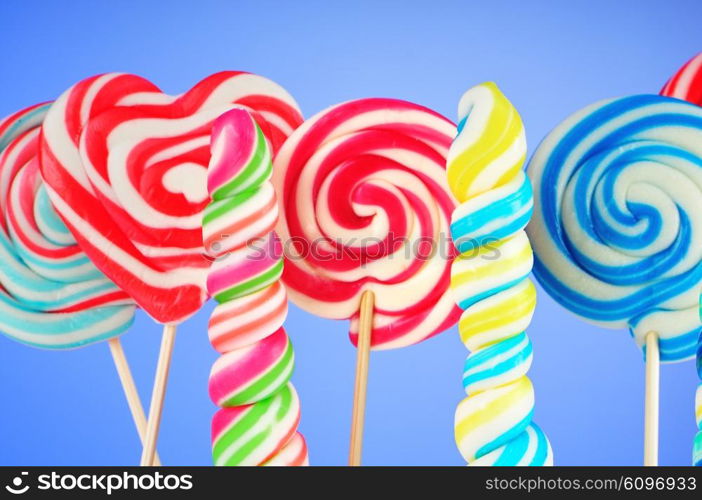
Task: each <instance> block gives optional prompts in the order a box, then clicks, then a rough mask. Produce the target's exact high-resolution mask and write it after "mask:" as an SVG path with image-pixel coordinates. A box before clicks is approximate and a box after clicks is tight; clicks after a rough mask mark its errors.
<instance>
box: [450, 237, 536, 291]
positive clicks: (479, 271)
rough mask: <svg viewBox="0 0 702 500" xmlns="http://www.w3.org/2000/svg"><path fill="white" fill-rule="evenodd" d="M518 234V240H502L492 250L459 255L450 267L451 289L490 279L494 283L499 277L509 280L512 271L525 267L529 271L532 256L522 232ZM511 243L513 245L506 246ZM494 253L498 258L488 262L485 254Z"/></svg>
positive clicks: (527, 241)
mask: <svg viewBox="0 0 702 500" xmlns="http://www.w3.org/2000/svg"><path fill="white" fill-rule="evenodd" d="M518 234H520V235H522V236H521V237H519V239H516V238H517V237H515V238H513V239H512V240H503V241H501V242H500V243H499V244H496V245H495V246H493V247H492V248H490V247H480V250H479V251H478V252H477V254H475V255H467V254H462V255H459V256H458V257H457V258H456V260H455V261H454V263H453V266H452V267H451V271H452V273H451V288H452V289H454V288H458V287H460V286H465V285H467V284H470V283H477V282H479V281H481V280H485V279H487V278H490V277H493V278H495V280H496V281H498V280H499V277H506V279H507V280H509V279H510V275H512V274H513V271H514V270H516V269H520V268H523V267H524V266H525V265H526V266H527V267H528V268H529V269H531V265H532V262H533V258H532V255H533V254H532V250H531V245H529V239H528V238H527V237H526V234H525V233H524V232H521V233H518ZM511 242H513V243H514V244H513V245H510V246H508V244H509V243H511ZM495 251H497V252H500V256H499V258H494V257H493V260H488V258H487V256H486V254H489V253H492V252H495Z"/></svg>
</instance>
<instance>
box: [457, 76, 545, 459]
mask: <svg viewBox="0 0 702 500" xmlns="http://www.w3.org/2000/svg"><path fill="white" fill-rule="evenodd" d="M458 117H459V122H458V135H457V136H456V138H455V139H454V141H453V144H452V145H451V149H450V151H449V155H448V166H447V176H448V182H449V186H450V187H451V191H452V192H453V194H454V196H455V197H456V199H457V200H458V201H459V202H460V203H461V204H460V205H459V206H458V208H456V210H455V211H454V212H453V219H452V222H451V238H452V240H453V242H454V244H455V245H456V248H457V249H458V250H459V251H460V252H461V255H460V256H458V257H457V258H456V260H455V261H454V263H453V267H452V272H451V289H452V291H453V293H454V298H455V300H456V302H457V303H458V306H459V307H460V308H461V309H464V311H463V314H462V316H461V319H460V321H459V323H458V331H459V334H460V335H461V340H462V341H463V343H464V344H465V346H466V347H467V348H468V349H469V350H470V351H471V354H470V355H469V356H468V359H466V363H465V367H464V374H463V386H464V388H465V390H466V393H467V394H468V397H467V398H465V399H464V400H463V401H462V402H461V403H460V404H459V405H458V408H457V409H456V420H455V436H456V443H457V445H458V448H459V450H460V451H461V454H462V455H463V458H465V459H466V461H467V462H468V463H469V465H509V466H515V465H535V466H543V465H552V464H553V456H552V452H551V446H550V444H549V441H548V439H547V438H546V436H545V434H544V433H543V432H542V431H541V429H540V428H539V427H538V426H537V425H536V424H534V423H533V422H532V415H533V412H534V388H533V386H532V384H531V381H530V380H529V378H528V377H527V372H528V370H529V368H530V366H531V361H532V346H531V341H530V340H529V337H528V336H527V334H526V332H525V331H524V330H525V329H526V328H527V326H528V325H529V323H530V322H531V317H532V315H533V313H534V308H535V307H536V290H535V288H534V285H533V284H532V282H531V280H530V279H529V273H530V272H531V268H532V264H533V256H532V252H531V247H530V245H529V239H528V238H527V236H526V233H525V232H524V227H525V226H526V224H527V222H528V221H529V218H530V217H531V214H532V207H533V197H532V190H531V184H530V183H529V180H528V179H527V178H526V176H525V175H524V173H523V172H522V166H523V164H524V159H525V157H526V138H525V135H524V126H523V124H522V120H521V118H520V116H519V113H517V110H516V109H515V108H514V106H512V103H510V102H509V100H507V98H506V97H505V96H504V95H503V94H502V93H501V92H500V90H499V89H498V88H497V86H496V85H495V84H493V83H485V84H482V85H478V86H477V87H474V88H472V89H470V90H469V91H468V92H466V93H465V94H464V95H463V97H462V98H461V101H460V103H459V105H458Z"/></svg>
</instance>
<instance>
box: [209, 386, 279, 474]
mask: <svg viewBox="0 0 702 500" xmlns="http://www.w3.org/2000/svg"><path fill="white" fill-rule="evenodd" d="M292 400H293V396H292V391H291V390H290V387H289V386H287V385H286V386H285V387H283V389H282V390H281V391H280V392H279V393H277V394H276V395H275V396H273V397H270V398H268V399H264V400H263V401H259V402H257V403H254V404H253V405H251V408H250V409H249V410H248V411H247V412H246V414H245V415H244V416H243V417H242V418H241V420H239V421H237V422H235V423H234V425H232V426H231V428H229V429H228V430H227V431H226V432H225V433H224V435H222V437H221V438H220V439H218V440H217V442H216V443H215V445H214V447H213V448H212V457H213V459H214V463H215V464H218V462H219V457H220V456H222V455H223V454H224V453H225V452H226V451H227V450H228V449H229V448H230V447H231V446H233V444H234V442H235V441H236V440H237V439H239V438H240V437H241V436H242V435H244V434H245V433H247V432H249V431H250V430H251V429H252V428H253V427H254V426H255V425H256V424H257V423H258V422H259V421H261V420H262V419H263V418H265V416H266V414H267V413H269V412H270V408H271V406H272V405H273V403H275V402H276V401H277V402H278V403H279V404H280V408H279V409H278V411H277V412H276V414H275V422H271V423H270V424H269V425H268V426H266V428H265V429H263V430H262V431H261V432H259V433H257V434H255V435H254V436H252V437H251V438H250V439H249V440H248V441H246V442H244V443H242V444H241V446H239V447H238V448H237V450H236V451H235V452H234V453H233V454H232V456H231V457H229V459H228V460H227V461H226V462H225V463H224V464H219V465H227V466H235V465H241V464H242V463H245V462H244V461H245V460H246V459H247V458H248V457H249V456H250V455H251V454H252V453H253V452H254V451H255V450H256V448H258V447H259V446H260V445H261V443H263V442H264V441H265V440H266V439H267V438H268V437H270V435H271V432H272V430H273V428H275V427H276V425H277V423H278V422H279V421H280V420H282V419H283V418H284V417H285V415H286V414H287V413H288V412H289V411H290V406H291V404H292Z"/></svg>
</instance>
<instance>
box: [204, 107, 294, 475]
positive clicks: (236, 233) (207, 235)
mask: <svg viewBox="0 0 702 500" xmlns="http://www.w3.org/2000/svg"><path fill="white" fill-rule="evenodd" d="M271 172H272V165H271V151H270V146H269V145H268V143H267V141H266V138H265V136H264V134H263V132H262V131H261V129H260V127H259V126H258V125H256V122H255V121H254V119H253V118H252V116H251V115H250V114H249V113H248V112H247V111H246V110H243V109H233V110H231V111H228V112H226V113H225V114H223V115H222V116H220V117H219V118H218V119H217V120H216V121H215V123H214V126H213V128H212V157H211V159H210V166H209V169H208V172H207V181H208V182H207V188H208V191H209V194H210V197H211V200H212V201H211V203H210V204H209V205H208V206H207V208H206V210H205V216H204V219H203V223H202V232H203V239H204V242H205V248H206V249H207V251H208V253H209V254H210V255H211V256H212V257H213V258H214V259H215V261H214V263H213V265H212V268H211V270H210V274H209V276H208V278H207V288H208V291H209V293H210V295H212V296H213V297H214V298H215V300H216V301H217V302H218V305H217V307H216V308H215V310H214V312H213V313H212V319H211V322H210V331H209V336H210V340H211V341H212V344H213V345H214V346H215V348H216V349H217V350H218V351H219V352H221V353H222V354H223V356H222V357H221V358H219V359H218V360H217V361H216V362H215V364H214V366H213V367H212V372H211V374H210V382H209V388H210V397H211V398H212V401H213V402H214V403H215V404H216V405H218V406H220V407H222V409H221V410H219V411H218V412H217V414H216V415H215V417H214V419H213V420H212V452H213V457H214V463H215V465H304V464H307V447H306V445H305V441H304V439H303V438H302V436H301V435H300V434H299V433H297V426H298V423H299V421H300V405H299V402H298V399H297V394H296V393H295V389H293V387H292V385H291V384H290V376H291V375H292V371H293V365H294V354H293V349H292V344H291V343H290V339H289V338H288V336H287V334H286V333H285V330H284V329H283V327H282V323H283V321H284V319H285V315H286V313H287V298H286V294H285V289H284V288H283V286H282V285H281V284H280V282H279V280H280V275H281V272H282V265H283V255H282V248H281V247H280V243H279V241H278V239H277V237H276V236H275V234H274V233H273V227H274V226H275V223H276V220H277V216H278V207H277V203H276V198H275V192H274V191H273V186H272V184H271V183H270V181H269V179H270V176H271Z"/></svg>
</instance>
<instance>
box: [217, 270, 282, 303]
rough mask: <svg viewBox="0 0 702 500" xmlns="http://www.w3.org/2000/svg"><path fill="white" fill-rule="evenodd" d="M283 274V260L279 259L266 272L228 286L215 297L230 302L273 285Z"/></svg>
mask: <svg viewBox="0 0 702 500" xmlns="http://www.w3.org/2000/svg"><path fill="white" fill-rule="evenodd" d="M282 274H283V260H282V259H279V260H278V261H277V262H276V263H275V265H274V266H273V267H271V268H270V269H269V270H267V271H266V272H265V273H263V274H260V275H258V276H256V277H254V278H251V279H250V280H248V281H244V282H243V283H240V284H239V285H236V286H233V287H231V288H227V289H226V290H223V291H221V292H220V293H218V294H216V295H215V296H214V299H215V300H216V301H217V302H219V303H220V304H221V303H223V302H228V301H230V300H234V299H236V298H239V297H243V296H244V295H249V294H252V293H254V292H257V291H259V290H261V289H263V288H265V287H267V286H268V285H272V284H273V283H274V282H276V281H278V280H279V279H280V276H281V275H282Z"/></svg>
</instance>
